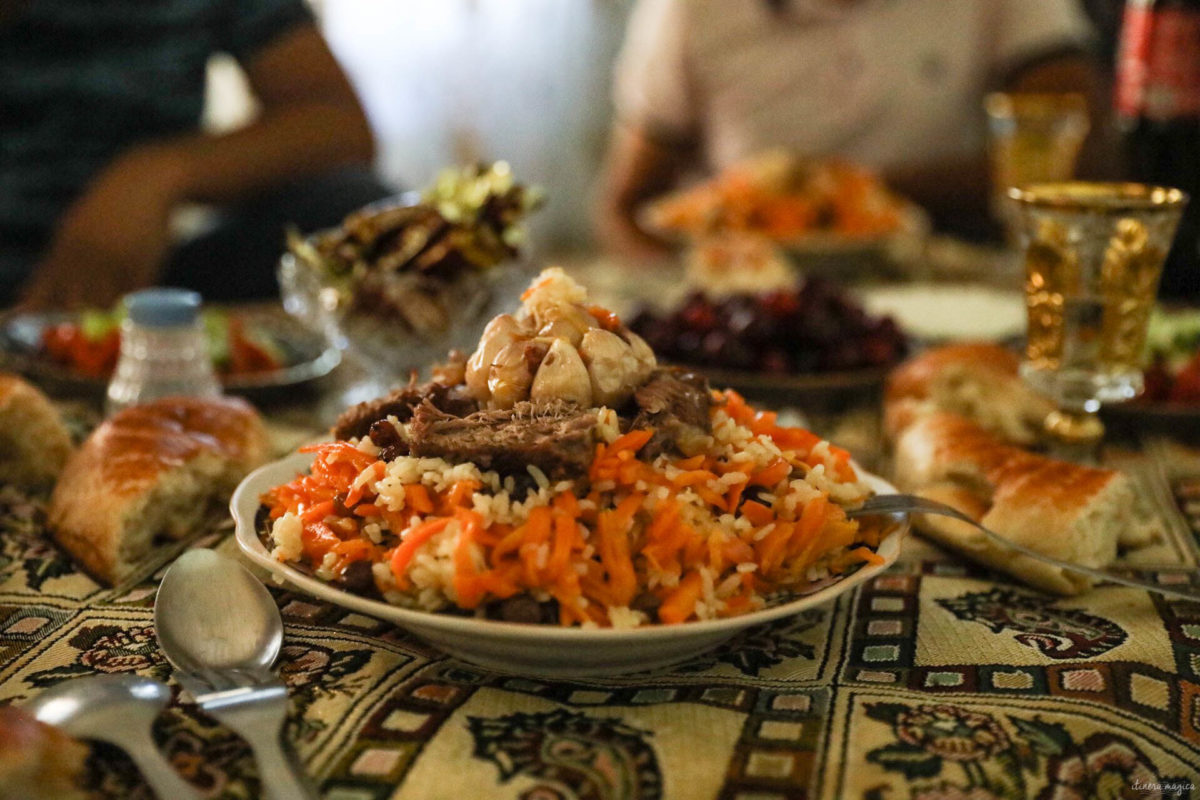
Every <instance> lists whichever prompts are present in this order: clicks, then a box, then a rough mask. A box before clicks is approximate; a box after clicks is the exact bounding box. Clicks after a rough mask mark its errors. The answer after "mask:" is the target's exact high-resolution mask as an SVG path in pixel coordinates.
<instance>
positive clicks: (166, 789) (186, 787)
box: [26, 675, 200, 800]
mask: <svg viewBox="0 0 1200 800" xmlns="http://www.w3.org/2000/svg"><path fill="white" fill-rule="evenodd" d="M170 700H171V690H170V689H168V688H167V687H166V685H165V684H162V683H159V682H158V681H155V680H151V679H150V678H142V677H139V676H137V675H96V676H95V677H90V678H82V679H79V680H69V681H63V682H62V683H59V684H58V685H56V686H52V687H51V688H49V689H47V690H46V691H44V692H42V693H41V694H39V695H38V696H37V697H36V698H34V700H33V702H31V703H29V704H28V705H27V706H26V708H27V709H28V710H29V712H30V713H31V714H33V715H34V716H35V717H37V718H38V719H39V720H41V721H42V722H45V723H46V724H47V725H55V726H57V727H59V728H62V729H63V730H64V731H66V732H67V733H69V734H70V735H72V736H76V737H78V738H80V739H99V740H100V741H102V742H109V743H110V744H115V745H116V746H117V747H119V748H121V749H122V750H124V751H125V752H126V753H128V754H129V757H130V758H132V759H133V763H134V764H136V765H137V768H138V769H139V770H140V771H141V773H142V777H143V778H145V779H146V783H148V784H150V787H151V788H152V789H154V793H155V794H156V795H158V796H159V797H160V798H162V800H200V794H199V793H198V792H197V791H196V790H195V789H194V788H192V786H191V784H189V783H187V782H186V781H185V780H183V779H182V778H180V777H179V775H178V774H176V772H175V770H174V769H172V768H171V765H170V764H168V763H167V760H166V758H164V757H163V755H162V753H160V752H159V751H158V748H157V747H155V746H154V740H153V739H152V738H151V737H150V726H151V725H152V724H153V723H154V718H155V717H157V716H158V715H159V712H161V711H162V710H163V709H164V708H165V707H166V705H167V703H169V702H170Z"/></svg>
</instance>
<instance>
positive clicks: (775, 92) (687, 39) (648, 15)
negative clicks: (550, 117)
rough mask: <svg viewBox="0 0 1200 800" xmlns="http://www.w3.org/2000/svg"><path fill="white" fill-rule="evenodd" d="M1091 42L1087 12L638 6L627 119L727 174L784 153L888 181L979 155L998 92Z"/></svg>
mask: <svg viewBox="0 0 1200 800" xmlns="http://www.w3.org/2000/svg"><path fill="white" fill-rule="evenodd" d="M1090 34H1091V32H1090V28H1089V26H1088V23H1087V20H1086V18H1085V17H1084V16H1083V13H1082V12H1081V10H1080V9H1079V8H1078V6H1077V5H1076V4H1075V2H1074V0H860V1H859V2H856V3H838V2H833V1H832V0H792V2H791V4H790V5H789V6H788V7H787V8H786V9H785V10H784V11H783V12H781V13H773V12H772V11H770V10H769V9H768V7H767V4H766V2H764V1H763V0H638V3H637V6H636V7H635V9H634V11H633V14H632V16H631V18H630V22H629V29H628V33H627V37H626V40H625V44H624V47H623V49H622V51H621V55H620V57H619V58H618V60H617V67H616V83H615V101H616V108H617V115H618V118H619V119H620V120H622V121H623V122H625V123H627V124H630V125H633V126H636V127H638V128H641V129H642V130H645V131H647V132H648V133H649V134H650V135H651V136H656V137H659V138H664V139H672V138H675V139H681V138H686V139H693V138H695V139H698V141H699V143H700V145H701V146H702V150H703V153H704V155H705V156H706V159H707V161H708V165H709V166H710V167H711V168H713V169H722V168H724V167H726V166H728V165H729V164H731V163H733V162H735V161H738V160H741V159H743V158H746V157H748V156H751V155H754V154H755V153H758V152H761V151H763V150H766V149H769V148H772V147H787V148H789V149H791V150H793V151H795V152H797V153H799V154H801V155H810V156H824V155H831V154H838V155H841V156H843V157H845V158H848V159H850V160H853V161H856V162H858V163H861V164H864V165H866V166H869V167H873V168H875V169H885V168H887V167H889V166H894V165H897V164H905V163H919V162H922V161H928V160H933V159H936V158H941V157H946V156H956V155H969V154H972V153H977V152H979V151H980V150H981V148H982V146H983V141H984V133H985V122H986V118H985V115H984V112H983V109H982V102H983V96H984V94H985V93H986V91H987V88H988V87H989V81H990V80H994V78H995V76H996V75H998V74H1003V71H1004V70H1005V69H1007V68H1011V67H1013V66H1015V65H1017V64H1020V63H1022V62H1023V61H1025V60H1026V59H1029V58H1034V57H1036V56H1038V55H1040V54H1044V53H1048V52H1050V51H1054V50H1057V49H1058V48H1061V47H1069V46H1082V45H1084V44H1086V43H1087V41H1088V39H1089V37H1090Z"/></svg>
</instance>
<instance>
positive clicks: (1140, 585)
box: [846, 494, 1200, 600]
mask: <svg viewBox="0 0 1200 800" xmlns="http://www.w3.org/2000/svg"><path fill="white" fill-rule="evenodd" d="M897 514H903V515H906V516H907V515H909V514H938V515H941V516H943V517H951V518H953V519H957V520H960V521H962V522H965V523H967V524H968V525H973V526H974V527H976V528H978V529H979V530H980V531H982V532H983V533H984V534H985V535H986V536H987V537H988V538H989V539H991V540H992V541H993V542H995V543H996V544H999V545H1002V546H1004V547H1007V548H1009V549H1010V550H1013V551H1016V552H1018V553H1020V554H1021V555H1024V556H1028V557H1029V558H1033V559H1036V560H1038V561H1042V562H1045V563H1047V564H1052V565H1054V566H1056V567H1059V568H1060V569H1065V570H1068V571H1070V572H1078V573H1080V574H1081V575H1088V576H1090V577H1092V578H1095V579H1096V580H1100V581H1107V582H1109V583H1119V584H1121V585H1122V586H1131V587H1133V588H1135V589H1145V590H1146V591H1148V592H1155V593H1156V594H1161V595H1164V596H1166V597H1174V598H1178V599H1182V600H1200V594H1196V593H1191V592H1183V591H1180V590H1178V589H1170V588H1167V587H1165V586H1160V585H1158V584H1156V583H1150V582H1149V581H1141V580H1138V579H1137V578H1129V577H1126V576H1124V575H1116V574H1113V573H1111V572H1107V571H1105V570H1102V569H1094V568H1092V567H1085V566H1083V565H1082V564H1076V563H1074V562H1072V561H1062V560H1060V559H1057V558H1054V557H1053V556H1048V555H1044V554H1043V553H1039V552H1037V551H1036V550H1031V549H1029V548H1028V547H1025V546H1024V545H1021V544H1017V543H1016V542H1013V541H1010V540H1009V539H1007V538H1005V537H1004V536H1001V535H1000V534H998V533H996V532H995V531H993V530H991V529H990V528H988V527H986V526H984V525H981V524H980V523H978V522H976V521H975V520H974V519H972V518H971V517H969V516H968V515H966V514H964V513H963V512H961V511H959V510H958V509H957V508H954V507H953V506H948V505H946V504H945V503H939V502H937V501H936V500H929V499H927V498H924V497H918V496H917V495H912V494H878V495H875V496H874V497H871V498H868V499H867V501H866V502H864V503H863V504H862V505H861V506H859V507H857V508H848V509H846V516H847V517H867V516H877V515H897Z"/></svg>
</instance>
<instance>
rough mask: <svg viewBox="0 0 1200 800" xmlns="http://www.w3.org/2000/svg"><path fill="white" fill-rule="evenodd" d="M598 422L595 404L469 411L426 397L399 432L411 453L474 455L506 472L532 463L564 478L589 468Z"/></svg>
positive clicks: (457, 458) (456, 458) (454, 458)
mask: <svg viewBox="0 0 1200 800" xmlns="http://www.w3.org/2000/svg"><path fill="white" fill-rule="evenodd" d="M595 428H596V412H595V410H594V409H582V408H580V407H579V406H576V405H573V404H570V403H562V402H551V403H538V402H528V401H525V402H520V403H517V404H516V405H515V406H513V407H512V408H511V409H505V410H497V411H477V412H475V413H474V414H470V415H468V416H466V417H456V416H453V415H451V414H448V413H446V412H444V411H443V410H441V409H439V408H437V407H436V406H435V405H434V404H433V403H422V404H421V405H419V406H417V408H416V410H415V412H414V414H413V417H412V420H411V421H410V422H409V424H408V425H407V426H406V428H405V430H404V431H402V432H400V435H401V436H402V437H403V439H404V441H405V443H406V444H407V445H408V454H409V455H412V456H418V457H435V458H444V459H446V460H447V461H450V462H452V463H461V462H464V461H470V462H471V463H474V464H476V465H478V466H479V468H480V469H485V470H487V469H493V470H496V471H497V472H500V473H501V474H507V475H513V474H517V475H519V474H522V473H524V472H525V471H526V465H532V466H535V467H537V468H538V469H540V470H542V472H544V473H546V475H547V476H548V477H550V478H551V479H554V480H561V479H564V478H577V477H579V476H580V475H583V474H585V473H586V472H587V468H588V466H589V465H590V464H591V461H592V449H593V448H592V445H593V441H594V431H595Z"/></svg>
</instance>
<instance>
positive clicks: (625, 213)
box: [596, 125, 684, 259]
mask: <svg viewBox="0 0 1200 800" xmlns="http://www.w3.org/2000/svg"><path fill="white" fill-rule="evenodd" d="M683 160H684V154H683V153H682V152H681V151H680V150H679V149H677V148H673V147H669V146H667V145H664V144H661V143H659V142H656V141H655V140H654V139H652V138H651V137H650V136H647V135H646V134H645V133H643V132H642V131H640V130H636V129H633V128H629V127H626V126H621V125H618V126H616V127H615V128H614V129H613V133H612V139H611V141H610V143H609V150H608V156H607V158H606V159H605V163H604V167H603V171H602V173H601V178H600V187H599V199H598V203H597V207H596V233H597V235H598V237H599V238H600V241H601V243H602V244H603V245H604V246H605V247H607V248H609V249H612V250H614V251H616V252H618V253H622V254H624V255H627V256H630V257H633V258H638V259H653V258H657V257H661V256H664V255H666V254H668V253H669V252H670V246H669V245H668V243H667V242H666V241H664V240H663V239H661V238H659V237H657V236H655V235H654V234H653V233H651V232H648V231H646V230H644V229H643V228H642V227H641V226H640V225H639V224H638V212H639V210H640V209H641V207H642V204H643V203H644V202H645V201H646V200H648V199H649V198H651V197H654V196H655V195H657V194H660V193H662V192H664V191H666V190H668V189H670V188H671V187H672V186H673V185H674V184H675V181H676V180H677V178H678V177H679V173H680V170H681V165H682V163H683Z"/></svg>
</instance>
